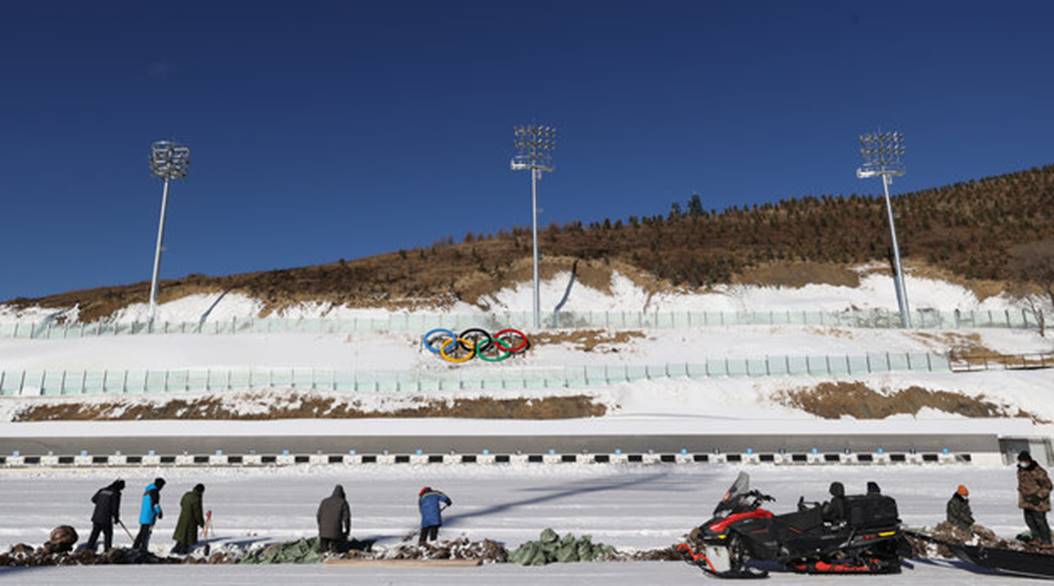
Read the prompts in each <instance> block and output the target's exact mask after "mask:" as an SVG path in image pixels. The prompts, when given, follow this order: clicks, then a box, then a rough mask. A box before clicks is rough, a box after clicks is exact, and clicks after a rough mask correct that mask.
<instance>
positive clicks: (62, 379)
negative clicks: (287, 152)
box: [0, 352, 951, 396]
mask: <svg viewBox="0 0 1054 586" xmlns="http://www.w3.org/2000/svg"><path fill="white" fill-rule="evenodd" d="M950 371H951V368H950V366H949V364H948V359H947V357H945V356H942V355H940V354H924V353H905V352H886V353H869V354H862V355H855V356H851V355H840V356H839V355H825V356H823V355H822V356H765V357H759V358H718V359H708V360H705V361H704V362H699V363H667V364H660V365H654V366H652V365H645V366H622V365H611V366H568V367H562V368H528V367H512V366H496V365H494V366H487V367H461V368H451V369H448V370H445V371H441V372H422V371H412V370H406V371H355V370H348V369H344V370H342V369H313V368H268V369H211V370H209V369H207V370H194V369H191V370H186V369H179V370H15V371H11V370H8V371H0V395H4V396H17V395H22V396H25V395H31V396H69V395H124V394H137V395H157V394H164V393H179V392H219V391H241V390H251V389H259V388H292V389H312V390H325V391H347V392H369V391H396V392H398V391H448V390H464V389H470V390H471V389H532V388H540V389H541V388H577V387H595V386H603V385H611V384H617V383H624V382H635V381H643V380H663V379H678V378H680V379H706V378H710V377H725V376H728V377H733V376H747V377H766V376H803V375H804V376H809V375H812V376H822V377H837V376H850V375H862V374H870V373H883V372H950Z"/></svg>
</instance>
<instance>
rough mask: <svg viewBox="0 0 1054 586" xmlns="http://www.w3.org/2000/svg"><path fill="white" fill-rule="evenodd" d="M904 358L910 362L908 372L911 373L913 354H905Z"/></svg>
mask: <svg viewBox="0 0 1054 586" xmlns="http://www.w3.org/2000/svg"><path fill="white" fill-rule="evenodd" d="M904 358H906V359H907V361H908V372H911V352H905V353H904Z"/></svg>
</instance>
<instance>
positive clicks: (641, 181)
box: [0, 0, 1054, 299]
mask: <svg viewBox="0 0 1054 586" xmlns="http://www.w3.org/2000/svg"><path fill="white" fill-rule="evenodd" d="M1051 22H1054V3H1051V2H1039V1H1033V2H1027V1H1026V2H1013V3H994V2H896V1H890V2H883V3H880V4H866V3H859V2H820V1H814V2H804V1H802V2H789V1H778V2H757V1H729V2H650V3H649V2H617V1H604V2H567V1H563V2H552V3H547V2H533V3H529V4H523V3H504V2H493V1H490V2H483V1H481V2H435V1H429V2H406V1H392V2H374V3H367V2H310V1H308V2H297V3H288V2H287V3H281V4H278V3H269V2H198V1H187V2H180V3H158V2H92V3H88V2H79V1H78V2H75V1H69V2H48V1H43V0H42V1H39V2H32V3H29V2H19V3H13V2H12V3H6V4H4V6H3V7H2V8H0V203H2V208H0V299H6V298H11V297H15V296H20V295H25V296H30V295H40V294H45V293H51V292H59V291H64V290H68V289H73V288H83V287H91V286H98V285H108V284H117V283H127V282H135V281H140V280H144V279H148V278H149V274H150V265H151V260H152V254H153V250H152V248H153V239H154V233H155V230H156V222H157V213H158V209H159V205H160V191H161V189H160V184H159V182H158V181H157V180H156V179H154V178H152V177H151V176H150V175H149V173H148V170H147V165H146V155H147V149H148V146H149V144H150V142H151V141H153V140H156V139H159V138H174V139H176V140H179V141H182V142H185V143H187V144H188V145H190V147H191V148H192V150H193V166H192V169H191V173H190V177H189V179H188V180H187V181H185V182H181V183H179V184H176V185H175V186H174V188H173V193H172V198H171V206H170V215H169V224H168V237H167V252H166V256H165V258H164V264H163V270H162V275H163V276H164V277H178V276H182V275H185V274H188V273H206V274H227V273H232V272H242V271H249V270H259V269H268V268H278V267H289V266H300V265H304V264H311V263H319V262H331V261H334V260H336V259H338V258H348V259H350V258H355V257H359V256H363V255H368V254H373V253H377V252H382V251H388V250H396V249H399V248H409V247H412V246H417V245H427V244H429V243H431V242H433V241H435V240H437V239H440V238H442V237H444V236H448V235H450V236H453V237H455V238H460V237H462V236H463V235H464V234H465V233H466V232H467V231H473V232H491V231H495V230H497V229H499V228H503V227H510V226H513V225H525V224H527V223H528V222H529V219H530V217H529V205H530V201H529V181H528V177H527V176H526V175H525V174H522V173H513V172H511V171H510V170H509V169H508V159H509V157H510V156H511V155H512V144H511V142H512V136H511V135H512V127H513V125H514V124H517V123H520V122H525V121H527V122H530V121H534V122H543V123H549V124H553V125H555V126H557V127H558V128H559V133H560V136H559V146H558V149H557V151H556V155H555V161H556V165H557V170H556V173H555V174H553V175H551V176H547V177H546V178H545V180H544V181H543V182H542V184H541V196H540V198H541V207H542V208H543V210H544V211H543V214H542V221H543V223H549V222H553V221H556V222H565V221H569V220H575V219H580V220H583V221H590V220H595V219H601V218H604V217H612V218H619V217H622V218H624V217H627V216H630V215H646V214H654V213H663V212H665V211H667V210H668V209H669V206H670V203H671V202H672V201H675V200H680V201H683V200H685V199H686V198H687V197H688V196H689V195H690V194H691V193H693V192H699V193H700V194H702V196H703V199H704V201H705V203H706V205H707V207H711V208H723V207H726V206H729V205H732V204H743V203H751V202H761V201H768V200H775V199H779V198H783V197H788V196H798V195H805V194H824V193H853V192H859V193H864V192H876V191H877V189H878V188H879V183H878V182H877V181H870V182H861V181H859V180H857V179H856V178H855V176H854V174H853V171H854V169H855V166H856V165H857V163H858V160H857V154H856V150H855V149H856V135H857V134H858V133H860V132H861V131H866V130H870V129H874V128H877V127H880V126H881V127H882V128H885V129H899V130H902V131H903V132H904V133H905V134H906V136H907V144H908V149H909V150H908V157H907V164H908V175H907V176H906V177H904V178H903V180H901V181H899V182H898V183H897V184H896V185H895V189H897V190H911V189H916V188H922V187H928V186H933V185H939V184H943V183H948V182H953V181H957V180H961V179H969V178H974V177H980V176H984V175H989V174H995V173H1001V172H1007V171H1012V170H1017V169H1022V168H1027V167H1031V166H1036V165H1042V164H1048V163H1051V162H1054V152H1052V151H1054V139H1052V137H1054V107H1052V106H1051V104H1054V75H1051V71H1052V67H1054V65H1052V63H1054V35H1052V34H1051V33H1050V23H1051Z"/></svg>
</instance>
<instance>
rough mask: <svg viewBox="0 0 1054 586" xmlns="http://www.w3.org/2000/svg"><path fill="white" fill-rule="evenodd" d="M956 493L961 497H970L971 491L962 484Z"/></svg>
mask: <svg viewBox="0 0 1054 586" xmlns="http://www.w3.org/2000/svg"><path fill="white" fill-rule="evenodd" d="M955 492H956V494H958V495H959V496H970V489H969V488H966V485H965V484H960V485H959V486H958V488H956V489H955Z"/></svg>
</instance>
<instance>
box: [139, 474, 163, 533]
mask: <svg viewBox="0 0 1054 586" xmlns="http://www.w3.org/2000/svg"><path fill="white" fill-rule="evenodd" d="M160 516H161V491H160V489H159V488H158V487H157V486H156V485H155V484H154V483H153V482H151V483H150V484H148V485H146V490H144V491H143V504H142V505H141V506H140V507H139V524H140V525H153V524H154V523H157V519H158V517H160Z"/></svg>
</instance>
